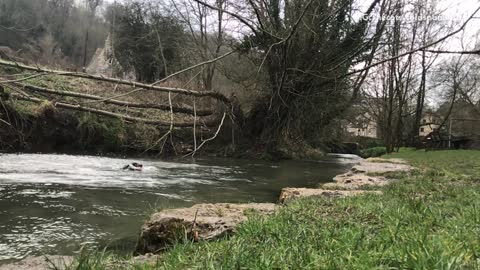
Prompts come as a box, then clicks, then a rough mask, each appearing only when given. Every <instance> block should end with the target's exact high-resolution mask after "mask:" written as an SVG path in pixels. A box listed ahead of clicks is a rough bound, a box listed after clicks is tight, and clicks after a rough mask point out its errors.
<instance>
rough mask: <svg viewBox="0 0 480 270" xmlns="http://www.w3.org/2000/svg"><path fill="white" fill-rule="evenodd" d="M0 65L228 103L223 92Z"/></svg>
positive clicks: (13, 66) (19, 65)
mask: <svg viewBox="0 0 480 270" xmlns="http://www.w3.org/2000/svg"><path fill="white" fill-rule="evenodd" d="M0 66H5V67H11V68H18V69H22V70H29V71H35V72H38V73H41V74H44V75H48V74H53V75H59V76H66V77H76V78H84V79H90V80H96V81H102V82H109V83H115V84H119V85H127V86H132V87H135V88H141V89H145V90H152V91H158V92H164V93H168V92H170V93H176V94H182V95H187V96H194V97H210V98H213V99H216V100H219V101H222V102H224V103H230V100H229V98H227V97H226V96H224V95H223V94H221V93H219V92H216V91H195V90H189V89H183V88H176V87H166V86H158V85H155V84H145V83H141V82H135V81H128V80H123V79H117V78H111V77H105V76H99V75H92V74H88V73H83V72H69V71H63V70H53V69H47V68H41V67H32V66H28V65H25V64H21V63H17V62H9V61H5V60H2V59H0ZM197 66H198V65H195V67H197ZM186 70H187V69H185V71H186ZM182 72H183V70H182ZM178 74H179V73H176V75H178ZM40 76H41V75H40Z"/></svg>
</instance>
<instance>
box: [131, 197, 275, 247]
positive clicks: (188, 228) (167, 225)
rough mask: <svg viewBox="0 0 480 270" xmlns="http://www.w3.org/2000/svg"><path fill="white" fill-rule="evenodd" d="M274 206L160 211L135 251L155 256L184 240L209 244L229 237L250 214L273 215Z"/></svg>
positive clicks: (144, 229) (204, 206)
mask: <svg viewBox="0 0 480 270" xmlns="http://www.w3.org/2000/svg"><path fill="white" fill-rule="evenodd" d="M275 208H276V206H275V204H272V203H255V204H229V203H218V204H197V205H194V206H192V207H190V208H178V209H169V210H163V211H160V212H158V213H155V214H153V215H152V216H151V217H150V220H148V221H147V222H146V223H145V224H144V225H143V227H142V231H141V233H140V238H139V240H138V244H137V248H136V251H137V253H139V254H145V253H156V252H159V251H161V250H163V249H165V248H166V247H168V246H170V245H171V244H173V243H174V242H175V240H176V239H182V238H184V237H185V236H186V237H188V239H191V240H195V241H198V240H211V239H215V238H218V237H221V236H224V235H229V234H231V233H233V232H234V231H235V228H236V227H237V226H238V225H239V224H240V223H242V222H243V221H245V220H247V218H248V215H247V214H248V212H249V211H257V212H258V213H260V214H272V213H274V211H275Z"/></svg>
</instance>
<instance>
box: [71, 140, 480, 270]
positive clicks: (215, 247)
mask: <svg viewBox="0 0 480 270" xmlns="http://www.w3.org/2000/svg"><path fill="white" fill-rule="evenodd" d="M384 157H385V158H402V159H405V160H407V161H409V162H410V163H411V164H412V165H413V166H415V167H417V168H418V170H416V171H414V172H411V173H407V174H397V175H396V177H397V178H398V181H396V182H394V183H392V184H391V185H388V186H385V187H381V188H380V189H381V191H382V192H383V195H379V194H364V195H360V196H353V197H346V198H302V199H298V200H295V201H292V202H290V203H288V204H287V205H286V206H285V207H282V208H280V210H279V211H277V212H276V213H275V214H274V215H271V216H261V215H256V214H255V213H252V214H251V215H252V216H251V217H250V218H249V220H248V221H246V222H245V223H243V224H242V225H240V227H239V228H238V231H237V233H236V234H235V235H234V236H232V237H230V238H229V239H222V240H218V241H213V242H200V243H191V242H189V241H182V240H181V239H182V238H180V240H179V241H178V243H177V244H175V245H174V246H173V247H172V248H171V249H170V250H169V251H167V252H165V253H163V254H161V255H160V256H158V257H153V258H154V259H153V262H152V261H150V262H149V263H140V262H138V261H136V260H134V259H132V258H130V259H129V258H127V259H125V258H120V257H118V256H117V255H114V254H112V253H108V252H100V253H98V252H97V253H90V252H83V253H82V254H81V255H79V256H78V257H77V258H75V260H74V262H73V263H72V264H71V265H69V266H68V267H67V268H68V269H112V268H125V269H184V268H188V269H374V268H376V269H478V267H480V266H479V264H480V257H479V256H480V255H479V254H480V185H479V183H480V151H466V150H449V151H433V152H424V151H415V150H411V149H402V150H401V151H400V152H399V153H395V154H391V155H387V156H384ZM390 177H391V176H390ZM125 261H127V262H128V261H130V262H131V263H125ZM120 266H121V267H120Z"/></svg>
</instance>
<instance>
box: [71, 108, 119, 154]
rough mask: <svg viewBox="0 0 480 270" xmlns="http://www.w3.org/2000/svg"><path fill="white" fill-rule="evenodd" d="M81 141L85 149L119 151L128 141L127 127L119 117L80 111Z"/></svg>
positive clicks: (79, 128) (79, 127) (79, 129)
mask: <svg viewBox="0 0 480 270" xmlns="http://www.w3.org/2000/svg"><path fill="white" fill-rule="evenodd" d="M77 131H78V133H79V143H80V144H81V146H82V147H83V148H84V149H87V150H88V149H89V148H91V147H95V148H96V149H97V150H100V149H102V150H104V151H118V150H120V148H121V147H122V146H123V145H124V143H125V141H126V127H125V124H124V123H123V122H122V121H121V120H119V119H110V118H101V117H98V116H96V115H92V114H88V113H79V124H78V126H77Z"/></svg>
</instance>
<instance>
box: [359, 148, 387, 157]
mask: <svg viewBox="0 0 480 270" xmlns="http://www.w3.org/2000/svg"><path fill="white" fill-rule="evenodd" d="M386 153H387V148H386V147H384V146H378V147H372V148H367V149H364V150H362V151H360V156H361V157H363V158H369V157H379V156H382V155H385V154H386Z"/></svg>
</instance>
